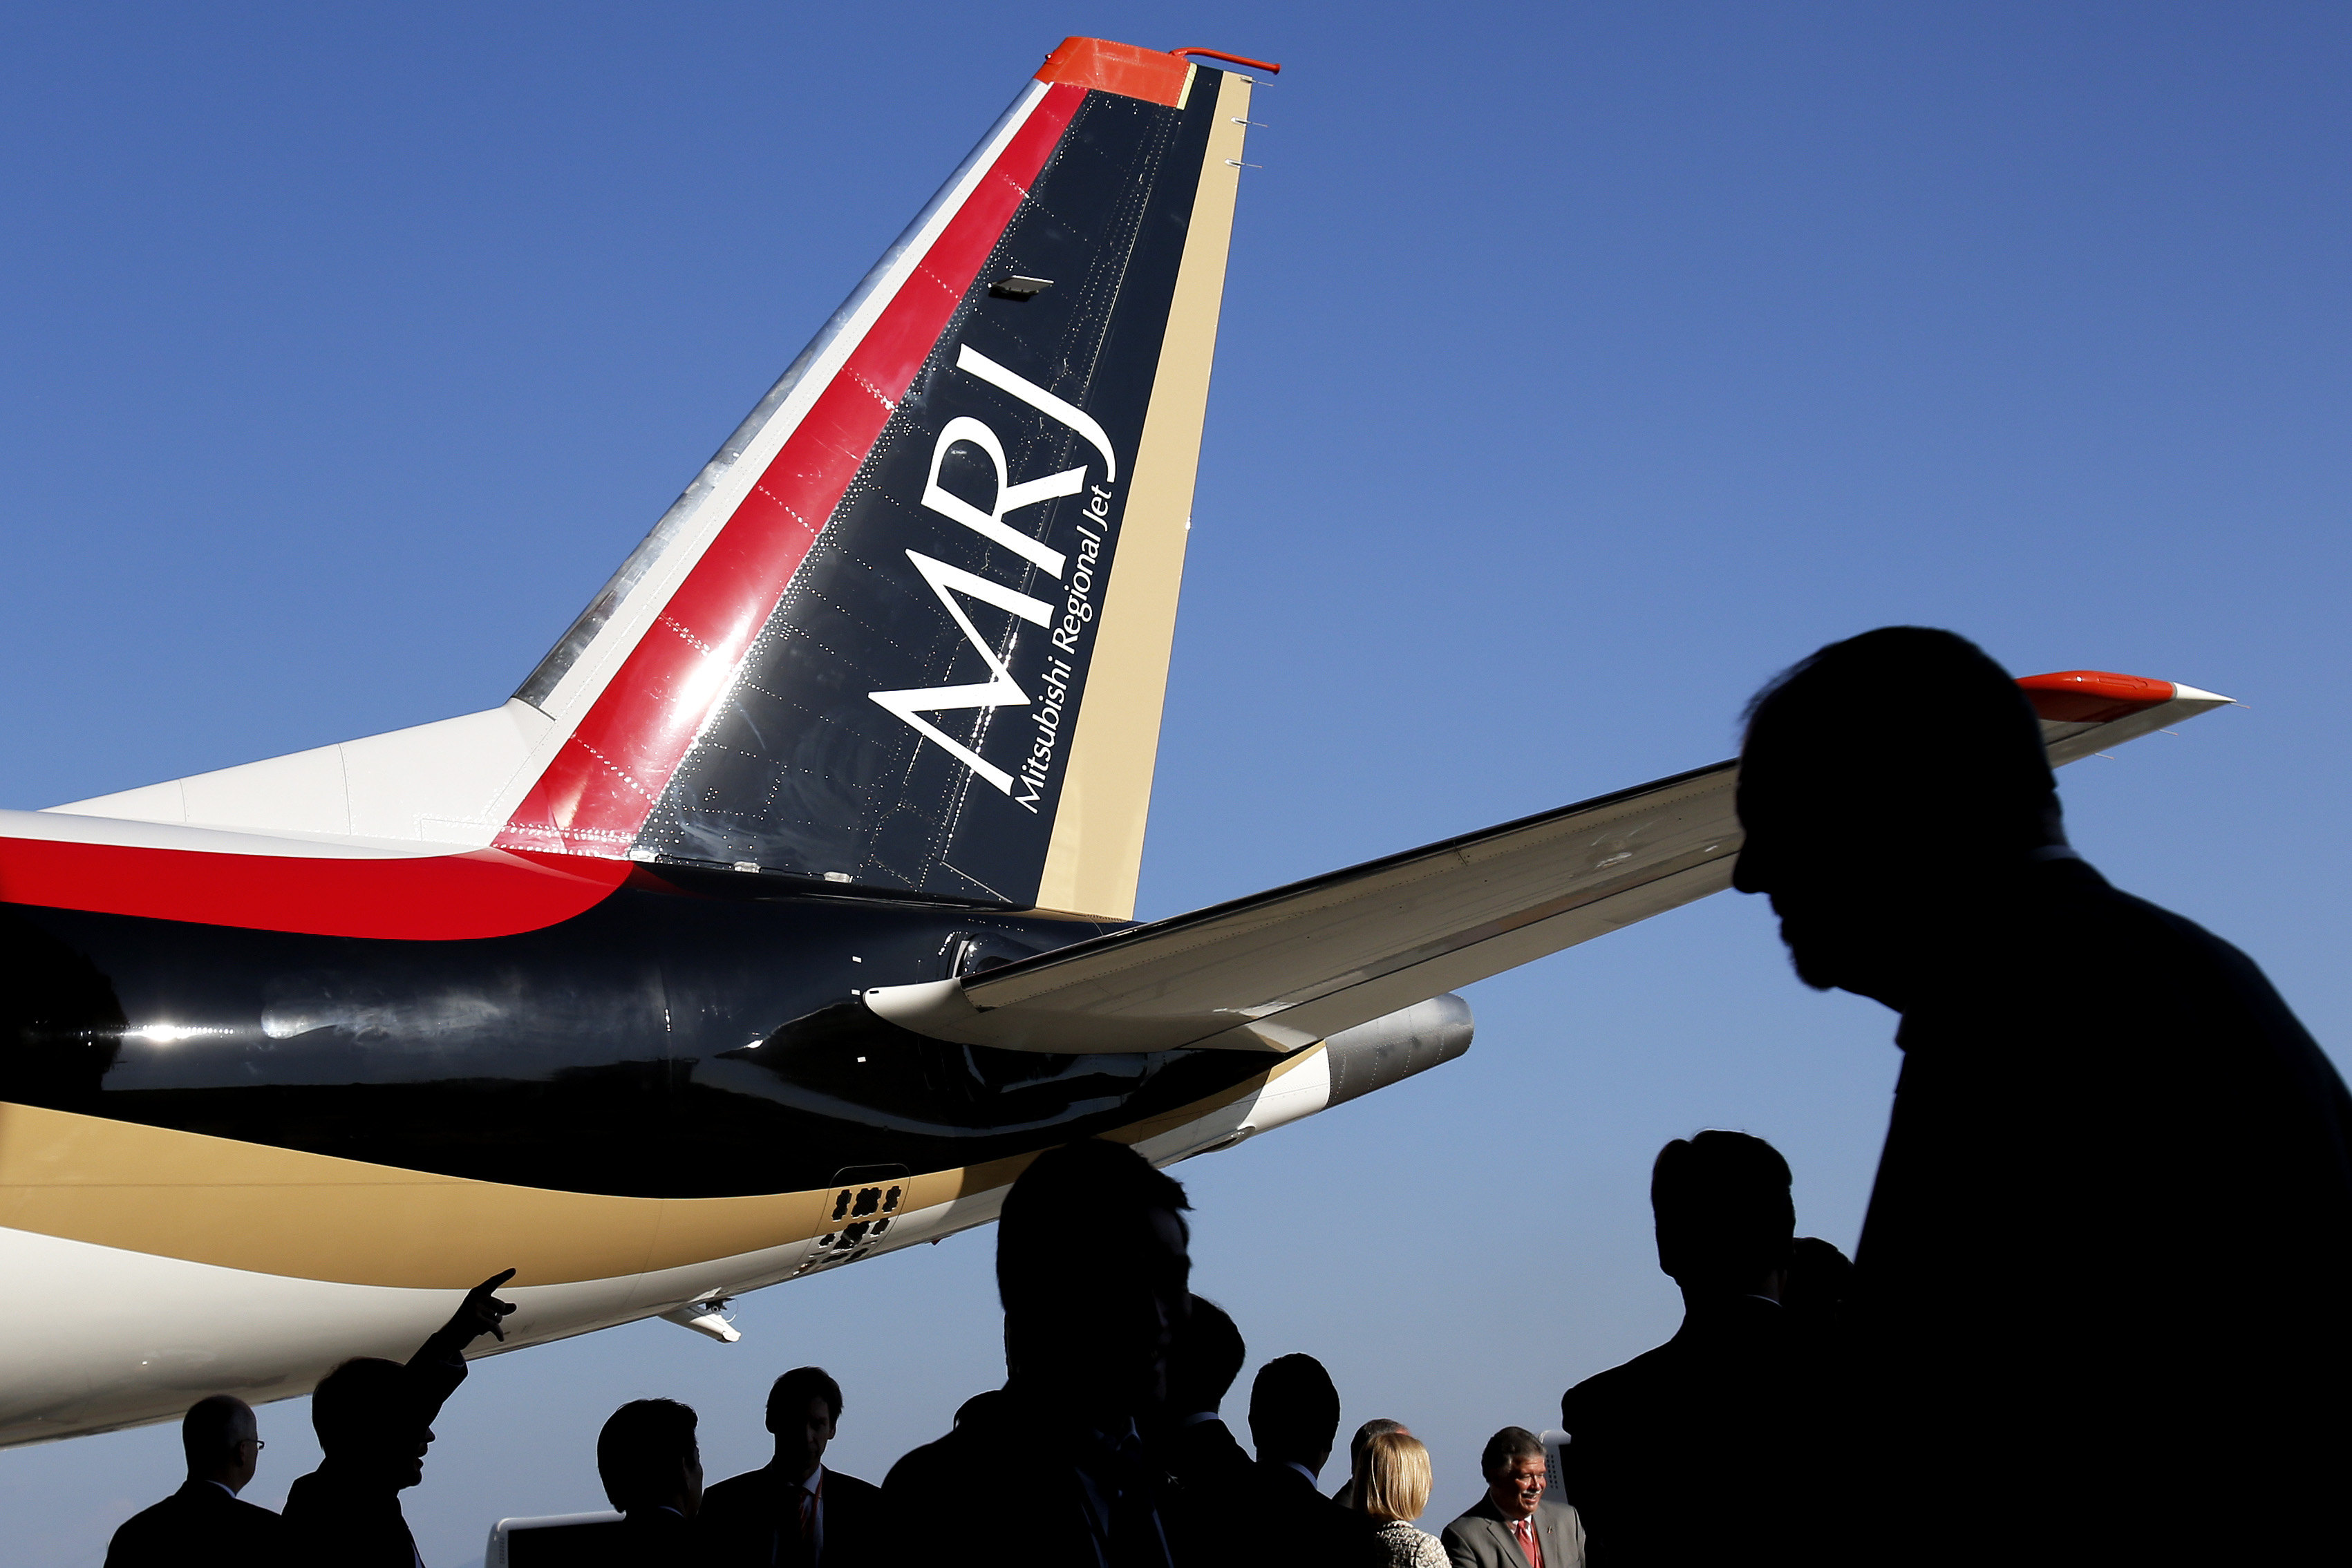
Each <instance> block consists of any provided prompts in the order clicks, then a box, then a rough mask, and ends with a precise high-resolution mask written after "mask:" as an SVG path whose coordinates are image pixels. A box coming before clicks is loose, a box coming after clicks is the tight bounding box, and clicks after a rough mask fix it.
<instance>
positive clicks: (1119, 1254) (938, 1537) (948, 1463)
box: [882, 1141, 1192, 1568]
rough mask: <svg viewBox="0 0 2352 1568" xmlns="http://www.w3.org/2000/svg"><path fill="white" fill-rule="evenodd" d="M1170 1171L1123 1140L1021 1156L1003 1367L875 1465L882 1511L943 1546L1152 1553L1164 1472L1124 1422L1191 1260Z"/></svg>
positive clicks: (1134, 1412) (996, 1553)
mask: <svg viewBox="0 0 2352 1568" xmlns="http://www.w3.org/2000/svg"><path fill="white" fill-rule="evenodd" d="M1187 1207H1190V1206H1189V1205H1187V1204H1186V1202H1185V1200H1184V1189H1183V1188H1182V1187H1181V1186H1178V1185H1177V1184H1176V1183H1175V1182H1174V1181H1173V1180H1171V1179H1170V1178H1169V1177H1168V1176H1163V1175H1161V1174H1160V1172H1159V1171H1156V1170H1154V1169H1153V1168H1152V1167H1151V1166H1150V1163H1149V1162H1147V1161H1146V1160H1145V1159H1144V1158H1143V1157H1142V1156H1141V1155H1138V1154H1137V1153H1136V1152H1135V1151H1134V1150H1133V1149H1130V1148H1129V1147H1128V1146H1126V1145H1123V1144H1111V1143H1104V1142H1100V1141H1089V1142H1086V1143H1078V1144H1070V1145H1065V1146H1064V1147H1062V1148H1058V1149H1052V1150H1048V1151H1047V1152H1046V1153H1045V1154H1043V1155H1038V1156H1037V1158H1036V1160H1035V1161H1034V1163H1033V1164H1031V1166H1029V1168H1028V1169H1027V1170H1026V1171H1024V1172H1023V1173H1022V1176H1021V1179H1020V1180H1018V1181H1016V1182H1014V1183H1013V1190H1012V1191H1011V1192H1010V1193H1008V1194H1007V1195H1006V1196H1005V1200H1004V1213H1003V1218H1002V1219H1001V1220H1000V1221H999V1223H998V1226H997V1236H996V1287H997V1294H998V1295H999V1297H1000V1298H1001V1299H1002V1300H1003V1303H1004V1364H1005V1371H1006V1379H1005V1385H1004V1389H1003V1396H1001V1397H1000V1398H997V1399H994V1400H991V1401H988V1402H986V1403H984V1404H983V1403H981V1402H979V1401H973V1402H971V1403H968V1404H967V1405H966V1406H965V1407H964V1408H963V1409H962V1410H961V1411H960V1412H958V1416H959V1419H958V1421H957V1424H956V1427H955V1429H954V1430H953V1431H951V1432H950V1433H949V1434H948V1435H947V1436H946V1437H941V1438H940V1439H939V1440H938V1441H937V1442H934V1443H930V1444H927V1445H925V1446H924V1447H922V1448H917V1449H915V1450H914V1451H913V1452H912V1453H909V1454H908V1455H906V1456H905V1457H903V1458H900V1459H899V1461H898V1464H896V1465H895V1466H893V1467H891V1470H890V1474H889V1477H888V1479H886V1480H885V1481H884V1482H883V1484H882V1490H883V1495H884V1498H885V1500H887V1504H888V1506H889V1508H890V1511H891V1512H892V1515H893V1516H894V1517H895V1518H897V1519H900V1520H910V1519H920V1520H922V1521H924V1527H925V1528H924V1542H923V1551H924V1553H925V1554H926V1555H935V1556H938V1557H940V1558H941V1559H942V1560H944V1561H950V1562H954V1563H986V1564H995V1563H1006V1564H1011V1563H1023V1564H1034V1565H1036V1568H1060V1565H1063V1564H1070V1565H1074V1568H1168V1565H1169V1555H1168V1545H1167V1540H1166V1536H1165V1534H1164V1532H1163V1531H1162V1528H1161V1524H1160V1499H1161V1493H1162V1491H1163V1489H1164V1484H1165V1483H1164V1478H1163V1477H1162V1475H1161V1474H1160V1471H1159V1469H1158V1467H1157V1466H1155V1465H1154V1464H1152V1463H1151V1462H1150V1459H1149V1458H1148V1457H1147V1456H1146V1455H1145V1453H1144V1451H1143V1447H1142V1444H1141V1442H1140V1440H1139V1437H1138V1436H1137V1433H1136V1422H1137V1420H1138V1419H1139V1417H1142V1416H1147V1415H1149V1414H1150V1412H1151V1411H1152V1410H1153V1408H1154V1407H1155V1406H1159V1405H1160V1403H1161V1402H1162V1400H1163V1398H1164V1396H1165V1394H1166V1387H1165V1374H1166V1357H1167V1354H1168V1346H1169V1343H1170V1339H1171V1334H1172V1333H1173V1331H1174V1330H1175V1328H1176V1327H1177V1326H1178V1325H1179V1324H1180V1323H1181V1322H1182V1320H1183V1316H1184V1311H1185V1307H1186V1305H1187V1302H1188V1300H1189V1296H1188V1292H1187V1290H1186V1282H1187V1280H1188V1278H1189V1276H1190V1274H1191V1271H1192V1260H1190V1259H1189V1258H1188V1257H1187V1256H1186V1252H1185V1249H1186V1247H1187V1245H1188V1243H1189V1237H1188V1234H1187V1232H1186V1230H1185V1228H1184V1220H1183V1212H1182V1211H1183V1210H1184V1209H1185V1208H1187Z"/></svg>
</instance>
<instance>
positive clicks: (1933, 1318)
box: [1735, 627, 2352, 1564]
mask: <svg viewBox="0 0 2352 1568" xmlns="http://www.w3.org/2000/svg"><path fill="white" fill-rule="evenodd" d="M1750 715H1751V716H1750V718H1749V721H1748V734H1747V738H1746V742H1745V745H1744V746H1743V747H1742V750H1741V757H1740V779H1739V795H1738V809H1739V817H1740V821H1741V825H1742V827H1743V828H1744V829H1745V831H1746V840H1745V846H1744V848H1743V849H1742V850H1741V852H1740V856H1739V862H1738V871H1737V873H1736V877H1735V885H1737V886H1738V887H1739V888H1740V889H1742V890H1743V891H1746V892H1749V893H1762V894H1769V896H1770V898H1771V901H1772V907H1773V910H1774V913H1775V914H1777V915H1779V916H1780V934H1781V936H1782V939H1783V940H1784V941H1785V942H1786V943H1787V944H1788V946H1789V950H1790V956H1791V957H1792V958H1793V959H1794V960H1795V964H1796V969H1797V973H1798V976H1799V977H1800V978H1801V979H1802V980H1804V981H1805V983H1807V984H1808V985H1811V986H1812V987H1814V988H1817V989H1828V988H1832V987H1835V988H1840V989H1843V990H1847V991H1852V992H1854V993H1855V994H1857V995H1860V996H1865V997H1870V998H1874V999H1875V1000H1877V1001H1880V1002H1883V1003H1885V1005H1886V1006H1888V1007H1890V1008H1893V1009H1895V1010H1896V1011H1897V1012H1899V1013H1901V1014H1902V1017H1903V1021H1902V1027H1901V1029H1900V1030H1899V1031H1898V1032H1897V1034H1896V1035H1895V1043H1896V1044H1897V1045H1898V1046H1899V1047H1900V1048H1901V1049H1902V1051H1903V1056H1904V1061H1903V1071H1902V1076H1901V1079H1900V1081H1899V1082H1898V1084H1897V1087H1896V1090H1895V1109H1894V1114H1893V1118H1892V1120H1891V1122H1890V1124H1889V1125H1888V1128H1887V1134H1886V1145H1885V1153H1884V1155H1882V1156H1881V1158H1880V1161H1879V1166H1878V1181H1877V1185H1876V1186H1875V1188H1874V1190H1873V1192H1872V1194H1871V1199H1870V1208H1869V1213H1868V1216H1867V1218H1866V1219H1865V1220H1864V1226H1863V1233H1862V1242H1861V1246H1860V1248H1859V1249H1857V1251H1856V1254H1855V1259H1854V1277H1853V1298H1852V1301H1851V1302H1850V1307H1849V1313H1848V1315H1849V1317H1850V1319H1851V1321H1852V1323H1853V1330H1852V1332H1853V1335H1854V1338H1855V1343H1856V1354H1857V1386H1858V1388H1859V1389H1860V1390H1861V1392H1862V1395H1863V1396H1864V1402H1863V1403H1862V1404H1861V1405H1860V1406H1859V1407H1858V1414H1857V1416H1856V1422H1857V1440H1858V1443H1859V1444H1860V1446H1861V1448H1862V1453H1863V1455H1864V1456H1865V1457H1866V1459H1867V1462H1866V1463H1861V1462H1859V1461H1858V1469H1857V1473H1856V1474H1855V1475H1854V1476H1853V1488H1852V1492H1853V1496H1855V1497H1857V1498H1868V1499H1873V1500H1878V1501H1879V1503H1880V1510H1881V1511H1880V1515H1879V1517H1878V1519H1877V1520H1876V1521H1875V1527H1876V1531H1877V1532H1878V1533H1877V1536H1876V1538H1875V1539H1873V1540H1869V1541H1866V1542H1865V1543H1864V1551H1865V1552H1866V1553H1867V1555H1868V1556H1869V1557H1870V1558H1872V1559H1873V1560H1874V1561H1881V1562H1903V1563H1923V1564H1933V1563H1945V1562H1958V1561H1960V1560H1962V1559H1968V1560H1971V1561H1973V1560H1974V1559H1976V1558H1978V1557H1979V1556H1981V1555H1982V1554H1983V1550H1984V1542H1983V1541H1982V1539H1981V1537H1980V1532H1979V1531H1970V1530H1967V1529H1958V1528H1954V1521H1960V1520H1968V1519H1972V1518H1981V1517H1983V1515H1984V1511H1985V1510H1986V1509H1987V1508H1988V1507H1991V1508H1993V1509H1994V1510H1995V1511H1997V1513H1998V1516H1999V1519H2000V1537H2001V1547H2000V1555H2002V1556H2003V1557H2006V1558H2009V1559H2011V1560H2012V1561H2018V1562H2025V1563H2042V1562H2049V1563H2082V1562H2090V1561H2098V1562H2126V1561H2134V1560H2148V1561H2155V1560H2158V1559H2161V1560H2165V1561H2189V1560H2192V1559H2193V1560H2198V1561H2220V1562H2243V1563H2257V1562H2263V1563H2292V1562H2315V1561H2321V1560H2325V1559H2326V1558H2329V1557H2331V1556H2335V1555H2339V1554H2340V1553H2341V1551H2342V1540H2341V1535H2342V1525H2341V1522H2340V1520H2339V1518H2338V1517H2337V1516H2338V1515H2339V1514H2340V1511H2341V1510H2340V1502H2339V1499H2340V1497H2341V1493H2342V1486H2343V1477H2344V1475H2345V1473H2346V1472H2347V1469H2352V1427H2347V1424H2346V1423H2345V1421H2344V1419H2343V1412H2344V1410H2345V1409H2346V1408H2347V1406H2352V1333H2346V1332H2345V1303H2346V1302H2347V1301H2352V1098H2347V1094H2346V1092H2345V1088H2344V1083H2343V1081H2342V1080H2341V1079H2340V1078H2339V1077H2338V1076H2337V1074H2336V1070H2335V1068H2334V1067H2333V1066H2332V1065H2330V1063H2329V1062H2328V1061H2327V1059H2326V1056H2325V1055H2323V1054H2322V1053H2321V1051H2320V1050H2319V1048H2318V1047H2317V1046H2316V1045H2315V1043H2314V1042H2313V1040H2312V1039H2311V1037H2310V1036H2309V1035H2308V1034H2306V1033H2305V1031H2304V1029H2303V1026H2302V1025H2301V1024H2300V1023H2298V1022H2297V1021H2296V1019H2295V1018H2294V1014H2293V1013H2291V1012H2289V1011H2288V1010H2287V1007H2286V1004H2285V1003H2284V1001H2282V1000H2281V999H2280V998H2279V996H2278V993H2277V992H2276V991H2274V990H2273V989H2272V988H2271V986H2270V983H2269V982H2268V981H2267V980H2266V979H2264V978H2263V974H2262V971H2261V970H2259V969H2257V968H2256V967H2254V965H2253V964H2252V961H2251V960H2249V959H2248V958H2247V957H2246V956H2244V955H2243V954H2242V953H2240V952H2238V951H2237V950H2236V949H2235V948H2233V947H2231V946H2229V945H2228V944H2226V943H2224V942H2222V941H2221V940H2219V939H2218V938H2216V937H2214V936H2211V935H2210V934H2209V933H2207V932H2206V931H2204V930H2202V929H2200V927H2198V926H2196V925H2191V924H2190V923H2189V922H2188V921H2186V920H2183V919H2181V918H2180V917H2179V916H2178V915H2172V914H2169V913H2168V912H2166V911H2164V910H2162V909H2158V908H2157V907H2156V906H2154V905H2153V904H2146V903H2143V902H2141V901H2140V900H2138V899H2137V898H2132V897H2129V896H2127V895H2126V894H2122V893H2119V892H2117V891H2116V889H2115V888H2113V887H2111V886H2109V885H2108V883H2106V881H2105V879H2104V878H2103V877H2101V876H2100V875H2099V873H2097V872H2095V871H2094V870H2092V869H2091V867H2090V866H2088V865H2087V864H2085V863H2084V862H2083V860H2082V858H2081V857H2080V856H2079V855H2077V854H2076V853H2075V852H2074V850H2073V849H2071V848H2070V847H2069V846H2068V845H2067V842H2066V835H2065V832H2064V830H2063V823H2062V819H2061V817H2060V814H2059V809H2058V799H2057V794H2056V790H2055V788H2054V785H2053V780H2052V777H2051V772H2050V768H2049V763H2048V759H2047V758H2046V756H2045V755H2044V753H2043V750H2042V736H2041V731H2040V727H2039V726H2038V724H2037V722H2036V719H2035V716H2034V714H2033V712H2032V708H2031V707H2030V706H2028V705H2027V703H2026V702H2025V700H2024V698H2023V697H2022V696H2021V695H2020V693H2019V691H2018V689H2017V686H2016V685H2015V683H2014V682H2013V681H2011V678H2010V676H2009V674H2008V673H2007V672H2006V671H2004V670H2003V669H2001V667H2000V665H1999V664H1995V663H1994V662H1993V661H1992V660H1990V659H1989V658H1987V657H1986V656H1985V655H1984V653H1982V652H1981V651H1980V650H1979V649H1978V648H1977V647H1975V646H1974V645H1973V644H1971V643H1968V642H1966V641H1964V640H1962V639H1961V638H1958V637H1956V636H1954V635H1952V634H1951V633H1950V632H1937V631H1930V630H1926V629H1923V628H1919V627H1886V628H1882V629H1881V630H1879V631H1876V632H1867V633H1865V634H1864V635H1862V636H1859V637H1855V638H1853V639H1851V640H1849V641H1847V642H1844V643H1833V644H1832V645H1831V646H1829V647H1826V648H1823V649H1822V650H1821V651H1820V652H1819V653H1815V654H1813V655H1812V657H1811V658H1810V659H1807V660H1806V661H1805V662H1804V663H1802V664H1800V665H1798V666H1797V667H1796V668H1795V669H1793V670H1791V671H1790V672H1789V673H1788V674H1784V675H1782V676H1781V677H1780V679H1778V680H1777V681H1775V682H1774V683H1773V684H1772V685H1770V686H1769V687H1767V688H1766V690H1765V691H1764V692H1763V693H1762V694H1760V695H1759V697H1758V698H1757V700H1756V702H1755V703H1754V704H1753V705H1752V706H1751V707H1750ZM2278 825H2279V826H2282V827H2285V828H2287V829H2288V830H2289V831H2290V832H2291V831H2292V830H2293V828H2294V824H2293V823H2291V822H2284V821H2283V822H2282V823H2280V824H2278ZM2263 849H2264V850H2267V851H2268V852H2271V853H2273V854H2276V853H2281V852H2291V851H2292V841H2291V839H2282V838H2280V837H2279V836H2278V835H2276V834H2273V836H2272V838H2271V839H2270V841H2268V842H2267V843H2265V844H2264V845H2263Z"/></svg>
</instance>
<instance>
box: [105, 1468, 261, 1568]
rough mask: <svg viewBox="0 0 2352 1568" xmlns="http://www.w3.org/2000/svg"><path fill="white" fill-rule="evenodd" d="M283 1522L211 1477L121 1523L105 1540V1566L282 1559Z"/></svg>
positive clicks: (123, 1567) (136, 1567)
mask: <svg viewBox="0 0 2352 1568" xmlns="http://www.w3.org/2000/svg"><path fill="white" fill-rule="evenodd" d="M287 1541H288V1537H287V1534H286V1521H284V1520H282V1519H280V1518H278V1515H276V1514H274V1513H272V1512H270V1511H268V1509H266V1508H259V1507H257V1506H255V1505H254V1504H252V1503H249V1502H246V1501H244V1500H241V1499H237V1498H233V1497H231V1496H229V1495H228V1493H226V1491H223V1490H221V1489H220V1488H218V1487H215V1486H214V1485H212V1484H211V1483H210V1482H209V1481H205V1482H195V1483H192V1484H191V1485H189V1486H186V1487H184V1488H182V1489H181V1490H179V1491H176V1492H174V1493H173V1494H172V1495H171V1496H170V1497H167V1498H165V1499H164V1500H163V1501H161V1502H159V1503H156V1504H155V1505H154V1506H153V1507H152V1508H146V1509H142V1510H141V1511H139V1512H137V1513H135V1514H132V1515H131V1517H130V1518H129V1519H127V1520H125V1521H122V1526H121V1529H119V1530H117V1531H115V1532H114V1539H113V1540H112V1541H111V1542H109V1543H108V1546H107V1551H106V1562H107V1564H108V1568H140V1565H142V1564H144V1563H159V1564H160V1563H172V1564H201V1563H215V1562H217V1563H240V1564H242V1563H255V1564H265V1565H266V1564H275V1563H279V1562H282V1561H284V1557H283V1553H284V1552H285V1549H286V1543H287Z"/></svg>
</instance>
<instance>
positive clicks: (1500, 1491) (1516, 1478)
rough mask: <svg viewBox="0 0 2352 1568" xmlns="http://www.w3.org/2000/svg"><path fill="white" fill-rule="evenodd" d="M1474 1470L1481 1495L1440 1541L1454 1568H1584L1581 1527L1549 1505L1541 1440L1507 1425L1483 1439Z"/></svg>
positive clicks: (1565, 1509) (1570, 1514)
mask: <svg viewBox="0 0 2352 1568" xmlns="http://www.w3.org/2000/svg"><path fill="white" fill-rule="evenodd" d="M1478 1469H1479V1470H1480V1471H1481V1472H1482V1473H1483V1474H1484V1475H1485V1476H1486V1496H1485V1497H1482V1498H1480V1499H1479V1500H1477V1502H1476V1503H1475V1505H1473V1506H1472V1507H1471V1509H1470V1510H1469V1511H1467V1512H1465V1513H1464V1514H1463V1515H1462V1517H1461V1518H1459V1519H1457V1520H1455V1521H1454V1522H1453V1523H1451V1524H1449V1525H1447V1526H1446V1527H1445V1533H1444V1535H1443V1536H1442V1537H1440V1539H1441V1540H1442V1541H1444V1543H1445V1555H1446V1557H1447V1559H1448V1560H1449V1561H1451V1562H1452V1563H1453V1564H1454V1568H1584V1523H1583V1521H1581V1520H1580V1519H1578V1518H1577V1516H1576V1510H1574V1509H1573V1508H1570V1507H1569V1506H1568V1505H1567V1504H1566V1503H1558V1502H1549V1501H1547V1500H1545V1498H1544V1485H1545V1483H1546V1482H1547V1481H1548V1480H1549V1479H1550V1472H1549V1468H1548V1467H1547V1466H1546V1465H1545V1463H1544V1447H1543V1439H1542V1438H1540V1437H1537V1436H1536V1435H1535V1434H1534V1433H1533V1432H1530V1431H1528V1429H1527V1428H1526V1427H1504V1428H1503V1429H1502V1430H1501V1431H1499V1432H1497V1433H1496V1434H1495V1435H1494V1436H1493V1437H1489V1438H1487V1439H1486V1452H1484V1453H1483V1454H1481V1455H1479V1457H1478Z"/></svg>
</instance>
